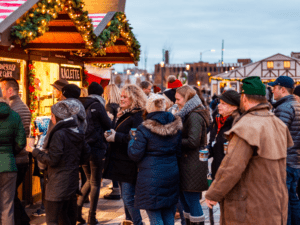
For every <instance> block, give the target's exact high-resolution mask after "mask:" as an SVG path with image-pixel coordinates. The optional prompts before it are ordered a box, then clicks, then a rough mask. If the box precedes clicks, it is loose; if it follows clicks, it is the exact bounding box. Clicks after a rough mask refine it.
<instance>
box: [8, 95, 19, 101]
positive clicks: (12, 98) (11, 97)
mask: <svg viewBox="0 0 300 225" xmlns="http://www.w3.org/2000/svg"><path fill="white" fill-rule="evenodd" d="M18 98H20V96H19V95H13V96H10V97H9V101H12V100H15V99H18Z"/></svg>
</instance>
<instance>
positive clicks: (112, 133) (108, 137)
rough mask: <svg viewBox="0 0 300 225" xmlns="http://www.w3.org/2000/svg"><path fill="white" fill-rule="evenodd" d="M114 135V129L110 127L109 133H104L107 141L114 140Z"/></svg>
mask: <svg viewBox="0 0 300 225" xmlns="http://www.w3.org/2000/svg"><path fill="white" fill-rule="evenodd" d="M115 136H116V131H115V130H114V129H111V135H109V136H107V134H104V137H105V139H106V141H107V142H115Z"/></svg>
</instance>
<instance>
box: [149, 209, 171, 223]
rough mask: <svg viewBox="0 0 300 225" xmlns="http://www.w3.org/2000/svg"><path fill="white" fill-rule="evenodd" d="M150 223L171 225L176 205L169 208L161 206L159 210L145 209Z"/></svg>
mask: <svg viewBox="0 0 300 225" xmlns="http://www.w3.org/2000/svg"><path fill="white" fill-rule="evenodd" d="M146 212H147V214H148V216H149V220H150V225H173V224H174V216H175V212H176V205H174V206H172V207H171V208H163V209H159V210H146Z"/></svg>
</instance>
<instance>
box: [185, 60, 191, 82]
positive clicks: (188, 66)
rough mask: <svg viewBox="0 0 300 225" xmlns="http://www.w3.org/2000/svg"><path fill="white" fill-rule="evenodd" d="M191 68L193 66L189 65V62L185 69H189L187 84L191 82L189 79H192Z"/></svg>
mask: <svg viewBox="0 0 300 225" xmlns="http://www.w3.org/2000/svg"><path fill="white" fill-rule="evenodd" d="M190 68H191V66H190V65H189V64H187V65H186V66H185V69H186V71H187V79H186V80H187V84H189V81H190V79H191V78H190Z"/></svg>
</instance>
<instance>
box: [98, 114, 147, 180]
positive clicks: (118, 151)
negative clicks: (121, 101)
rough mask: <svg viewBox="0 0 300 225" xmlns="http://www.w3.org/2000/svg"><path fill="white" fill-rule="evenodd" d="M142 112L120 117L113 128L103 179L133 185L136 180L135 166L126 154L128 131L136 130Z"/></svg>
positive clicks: (140, 120) (128, 138) (141, 120)
mask: <svg viewBox="0 0 300 225" xmlns="http://www.w3.org/2000/svg"><path fill="white" fill-rule="evenodd" d="M142 114H143V111H141V110H139V109H133V110H132V111H130V112H127V113H125V114H124V115H122V116H121V117H120V118H119V119H118V121H117V123H116V126H115V131H116V136H115V142H111V143H110V145H109V152H108V154H107V160H106V162H105V170H104V174H103V177H104V178H107V179H111V180H114V181H119V182H126V183H132V184H135V182H136V178H137V165H136V163H135V162H134V161H132V160H131V159H130V158H129V156H128V154H127V149H128V142H129V141H130V135H129V131H130V130H131V128H137V127H138V126H139V125H140V124H141V123H142V122H143V118H142Z"/></svg>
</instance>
